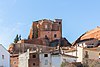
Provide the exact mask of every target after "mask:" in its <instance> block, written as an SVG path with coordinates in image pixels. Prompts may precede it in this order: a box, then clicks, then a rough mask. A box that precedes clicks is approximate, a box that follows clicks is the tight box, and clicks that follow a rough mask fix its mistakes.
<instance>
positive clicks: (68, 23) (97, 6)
mask: <svg viewBox="0 0 100 67" xmlns="http://www.w3.org/2000/svg"><path fill="white" fill-rule="evenodd" d="M44 18H46V19H51V20H54V19H57V18H60V19H62V20H63V22H62V23H63V37H66V38H67V39H68V40H69V41H70V42H73V41H75V40H76V39H77V38H78V37H79V36H80V35H81V34H83V33H84V32H86V31H88V30H91V29H93V28H95V27H96V26H100V1H99V0H0V43H1V44H3V45H4V46H5V47H6V48H8V46H9V44H10V43H12V42H13V40H14V38H15V36H16V34H21V35H22V38H23V39H27V37H28V34H29V30H30V27H31V25H32V21H36V20H40V19H44Z"/></svg>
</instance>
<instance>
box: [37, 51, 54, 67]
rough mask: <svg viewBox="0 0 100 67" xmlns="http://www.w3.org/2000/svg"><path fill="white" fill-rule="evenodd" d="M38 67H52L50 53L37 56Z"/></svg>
mask: <svg viewBox="0 0 100 67" xmlns="http://www.w3.org/2000/svg"><path fill="white" fill-rule="evenodd" d="M39 59H40V67H52V58H51V53H50V52H43V53H40V54H39Z"/></svg>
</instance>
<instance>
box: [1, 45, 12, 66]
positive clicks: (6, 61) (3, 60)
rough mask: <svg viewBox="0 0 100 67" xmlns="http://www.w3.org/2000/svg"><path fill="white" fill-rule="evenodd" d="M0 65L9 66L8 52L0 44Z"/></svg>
mask: <svg viewBox="0 0 100 67" xmlns="http://www.w3.org/2000/svg"><path fill="white" fill-rule="evenodd" d="M0 67H10V54H9V52H8V51H7V49H6V48H5V47H3V45H1V44H0Z"/></svg>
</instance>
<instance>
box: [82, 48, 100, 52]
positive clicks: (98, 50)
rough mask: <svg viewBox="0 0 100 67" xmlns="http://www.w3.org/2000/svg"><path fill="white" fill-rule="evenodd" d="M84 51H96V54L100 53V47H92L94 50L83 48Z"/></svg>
mask: <svg viewBox="0 0 100 67" xmlns="http://www.w3.org/2000/svg"><path fill="white" fill-rule="evenodd" d="M84 50H89V51H96V52H100V47H94V48H84Z"/></svg>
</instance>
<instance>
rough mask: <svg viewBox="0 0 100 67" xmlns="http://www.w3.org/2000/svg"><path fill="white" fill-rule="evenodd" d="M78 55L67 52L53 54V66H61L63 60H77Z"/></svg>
mask: <svg viewBox="0 0 100 67" xmlns="http://www.w3.org/2000/svg"><path fill="white" fill-rule="evenodd" d="M76 61H77V57H76V56H72V55H67V54H58V55H52V67H60V66H61V64H62V62H69V63H71V62H76Z"/></svg>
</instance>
